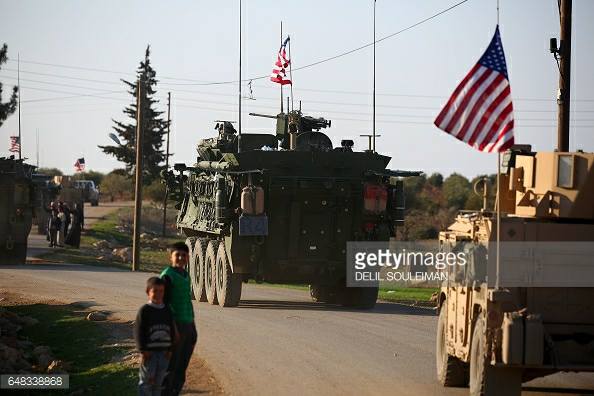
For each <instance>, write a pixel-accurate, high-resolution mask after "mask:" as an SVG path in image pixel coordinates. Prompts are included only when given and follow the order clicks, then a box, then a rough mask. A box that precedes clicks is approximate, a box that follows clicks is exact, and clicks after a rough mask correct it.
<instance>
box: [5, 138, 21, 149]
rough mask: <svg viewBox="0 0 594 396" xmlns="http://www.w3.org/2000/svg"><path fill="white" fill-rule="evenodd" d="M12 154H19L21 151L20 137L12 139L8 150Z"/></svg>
mask: <svg viewBox="0 0 594 396" xmlns="http://www.w3.org/2000/svg"><path fill="white" fill-rule="evenodd" d="M8 151H10V152H11V153H18V152H19V151H21V138H20V137H18V136H11V137H10V148H9V149H8Z"/></svg>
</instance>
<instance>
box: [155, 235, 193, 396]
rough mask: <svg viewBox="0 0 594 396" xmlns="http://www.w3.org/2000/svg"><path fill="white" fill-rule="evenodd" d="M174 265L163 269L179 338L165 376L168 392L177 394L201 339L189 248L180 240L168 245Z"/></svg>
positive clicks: (166, 295)
mask: <svg viewBox="0 0 594 396" xmlns="http://www.w3.org/2000/svg"><path fill="white" fill-rule="evenodd" d="M167 251H168V253H169V260H170V262H171V265H170V266H169V267H167V268H165V269H164V270H163V271H162V272H161V278H162V279H163V280H164V281H165V302H166V303H167V304H168V305H169V307H170V308H171V312H173V319H174V320H175V327H176V329H177V335H178V337H177V342H176V343H175V345H174V346H173V353H172V355H171V361H170V362H169V370H168V373H167V378H166V379H165V392H164V393H165V395H168V396H169V395H172V396H177V395H179V393H180V392H181V390H182V388H183V387H184V382H185V381H186V369H187V368H188V364H189V363H190V358H191V357H192V353H193V352H194V346H195V345H196V341H197V339H198V334H197V332H196V325H195V323H194V308H193V307H192V298H191V296H190V276H189V275H188V272H187V271H186V265H187V263H188V256H189V249H188V246H187V245H186V244H185V243H183V242H177V243H174V244H172V245H170V246H169V248H168V249H167Z"/></svg>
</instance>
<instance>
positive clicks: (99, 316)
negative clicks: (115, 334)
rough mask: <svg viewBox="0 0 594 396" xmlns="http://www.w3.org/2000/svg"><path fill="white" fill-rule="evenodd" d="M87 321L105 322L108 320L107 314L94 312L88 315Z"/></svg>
mask: <svg viewBox="0 0 594 396" xmlns="http://www.w3.org/2000/svg"><path fill="white" fill-rule="evenodd" d="M87 320H90V321H93V322H100V321H103V320H107V314H106V313H105V312H100V311H93V312H91V313H90V314H88V315H87Z"/></svg>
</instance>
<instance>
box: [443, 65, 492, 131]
mask: <svg viewBox="0 0 594 396" xmlns="http://www.w3.org/2000/svg"><path fill="white" fill-rule="evenodd" d="M481 71H482V73H481V74H480V76H479V77H478V78H476V79H471V80H470V81H471V84H469V85H470V87H469V88H468V91H466V92H464V96H463V97H462V101H461V102H460V105H459V106H458V107H457V108H456V109H455V112H454V115H453V116H452V118H451V119H450V122H449V123H448V125H447V126H446V129H447V130H448V131H450V133H452V130H453V129H454V127H455V126H456V124H457V122H458V120H459V119H460V117H461V116H462V113H463V112H464V111H466V109H467V108H468V105H469V102H470V101H471V100H472V98H473V96H474V94H475V92H476V91H477V90H478V89H479V87H480V86H481V85H482V84H483V82H484V81H485V80H486V79H487V78H489V77H490V76H491V73H492V72H491V70H488V69H484V70H481Z"/></svg>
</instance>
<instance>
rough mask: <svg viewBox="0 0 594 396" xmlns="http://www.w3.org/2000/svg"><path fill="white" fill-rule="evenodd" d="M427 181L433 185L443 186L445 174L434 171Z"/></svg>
mask: <svg viewBox="0 0 594 396" xmlns="http://www.w3.org/2000/svg"><path fill="white" fill-rule="evenodd" d="M427 182H428V183H429V184H431V185H432V186H433V187H437V188H441V186H442V185H443V176H442V175H441V173H437V172H436V173H433V174H431V176H429V178H428V179H427Z"/></svg>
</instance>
